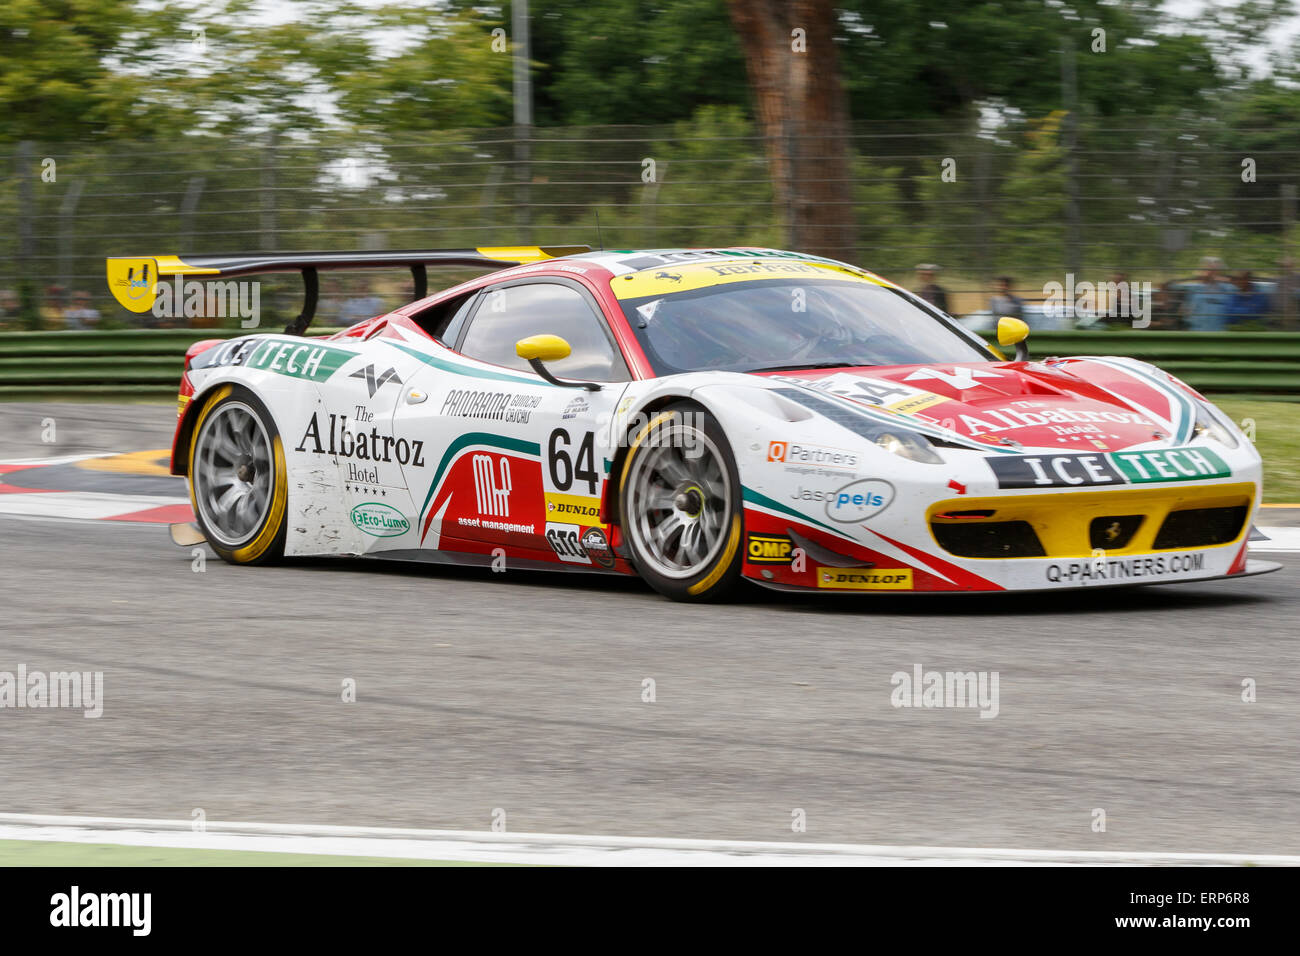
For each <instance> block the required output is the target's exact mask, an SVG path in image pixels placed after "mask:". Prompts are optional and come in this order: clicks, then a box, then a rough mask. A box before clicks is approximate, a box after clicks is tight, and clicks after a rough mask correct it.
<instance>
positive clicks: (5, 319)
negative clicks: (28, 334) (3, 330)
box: [0, 289, 22, 326]
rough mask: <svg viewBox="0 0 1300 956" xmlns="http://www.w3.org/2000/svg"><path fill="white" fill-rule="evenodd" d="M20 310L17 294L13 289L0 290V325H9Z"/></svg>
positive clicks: (20, 304) (20, 305)
mask: <svg viewBox="0 0 1300 956" xmlns="http://www.w3.org/2000/svg"><path fill="white" fill-rule="evenodd" d="M21 309H22V303H20V302H19V301H18V293H17V292H15V291H14V290H13V289H0V325H6V326H7V325H9V324H10V323H12V322H13V320H14V319H16V318H18V314H19V312H20V311H21Z"/></svg>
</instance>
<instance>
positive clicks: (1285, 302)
mask: <svg viewBox="0 0 1300 956" xmlns="http://www.w3.org/2000/svg"><path fill="white" fill-rule="evenodd" d="M1278 265H1279V266H1281V268H1282V271H1281V274H1280V275H1279V276H1278V278H1277V288H1276V289H1274V291H1273V303H1272V312H1273V320H1274V322H1275V323H1276V324H1277V327H1278V328H1280V329H1287V330H1289V329H1292V328H1294V327H1295V325H1294V323H1295V320H1296V318H1297V317H1300V272H1297V271H1296V267H1295V261H1294V260H1292V259H1289V258H1284V259H1282V260H1281V261H1280V262H1279V263H1278ZM1288 306H1290V308H1289V310H1288ZM1288 318H1289V319H1290V324H1288V321H1287V320H1288Z"/></svg>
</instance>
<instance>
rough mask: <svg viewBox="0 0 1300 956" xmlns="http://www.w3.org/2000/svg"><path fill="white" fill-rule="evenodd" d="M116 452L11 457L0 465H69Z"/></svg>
mask: <svg viewBox="0 0 1300 956" xmlns="http://www.w3.org/2000/svg"><path fill="white" fill-rule="evenodd" d="M118 454H120V453H119V452H115V451H99V452H94V453H93V454H85V455H62V456H59V457H57V458H12V459H10V460H9V461H0V466H3V465H21V466H23V467H24V468H27V467H32V468H36V467H40V466H44V465H70V464H72V463H73V462H78V461H88V460H90V459H91V458H113V457H114V456H116V455H118Z"/></svg>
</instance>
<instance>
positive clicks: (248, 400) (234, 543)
mask: <svg viewBox="0 0 1300 956" xmlns="http://www.w3.org/2000/svg"><path fill="white" fill-rule="evenodd" d="M287 484H288V483H287V479H286V475H285V464H284V447H283V446H282V445H281V443H280V433H279V431H278V430H277V429H276V427H275V421H274V420H273V419H272V418H271V415H270V413H269V412H268V411H267V409H266V406H265V405H263V404H262V402H261V401H260V400H259V399H258V398H257V397H256V396H255V395H253V393H252V392H250V391H248V390H247V389H245V388H242V387H239V386H231V385H223V386H221V387H219V388H218V389H217V390H216V392H214V393H213V395H212V396H211V397H210V398H208V399H207V400H206V401H205V402H204V406H203V409H202V411H200V412H199V418H198V421H197V422H195V424H194V440H193V442H192V443H191V444H190V498H191V500H192V502H193V504H194V517H195V518H196V519H197V521H198V525H199V528H200V529H201V530H202V531H203V534H204V536H205V537H206V538H207V541H208V544H209V545H211V546H212V550H213V551H215V552H216V553H217V554H218V555H219V556H220V557H221V558H222V559H223V560H226V561H229V562H230V563H231V564H261V563H263V562H265V561H272V560H274V559H276V558H278V557H279V556H280V555H282V554H283V553H284V538H285V528H286V524H287V522H286V516H285V511H286V508H285V504H286V502H287V500H288V487H287Z"/></svg>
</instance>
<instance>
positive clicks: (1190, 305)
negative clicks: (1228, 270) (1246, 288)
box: [1183, 256, 1236, 332]
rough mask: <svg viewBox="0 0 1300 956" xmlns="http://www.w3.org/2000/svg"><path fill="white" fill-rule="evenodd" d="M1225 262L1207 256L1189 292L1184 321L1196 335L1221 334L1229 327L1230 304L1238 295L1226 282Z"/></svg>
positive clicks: (1185, 302)
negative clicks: (1224, 276) (1233, 295)
mask: <svg viewBox="0 0 1300 956" xmlns="http://www.w3.org/2000/svg"><path fill="white" fill-rule="evenodd" d="M1223 269H1224V265H1223V260H1222V259H1219V258H1216V257H1215V256H1206V257H1205V258H1204V259H1202V260H1201V268H1200V272H1199V274H1198V275H1197V277H1196V281H1195V282H1193V283H1192V284H1191V285H1190V286H1189V287H1188V289H1187V296H1186V298H1185V299H1184V301H1183V320H1184V323H1185V324H1186V326H1187V328H1189V329H1191V330H1192V331H1193V332H1219V331H1222V330H1223V329H1224V328H1226V327H1227V323H1228V303H1229V301H1230V300H1231V298H1232V294H1233V293H1234V292H1235V291H1236V289H1234V287H1233V285H1232V283H1230V282H1226V281H1224V279H1223Z"/></svg>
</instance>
